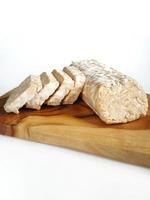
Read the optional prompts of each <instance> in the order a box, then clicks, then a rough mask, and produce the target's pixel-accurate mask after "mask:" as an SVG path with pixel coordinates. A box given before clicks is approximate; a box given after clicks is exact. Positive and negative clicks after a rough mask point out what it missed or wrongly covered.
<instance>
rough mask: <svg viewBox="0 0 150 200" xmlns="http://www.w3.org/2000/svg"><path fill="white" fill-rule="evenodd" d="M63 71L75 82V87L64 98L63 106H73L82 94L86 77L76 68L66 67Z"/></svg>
mask: <svg viewBox="0 0 150 200" xmlns="http://www.w3.org/2000/svg"><path fill="white" fill-rule="evenodd" d="M63 70H64V72H65V73H66V74H68V75H69V76H70V77H71V78H72V79H73V80H74V87H73V88H72V89H71V91H70V92H69V94H68V95H67V96H66V97H65V98H64V100H63V104H73V103H74V102H75V101H76V100H77V99H78V97H79V95H80V93H81V92H82V89H83V86H84V83H85V79H86V78H85V75H84V74H83V73H82V72H81V71H80V70H79V69H77V68H76V67H74V66H69V67H64V69H63Z"/></svg>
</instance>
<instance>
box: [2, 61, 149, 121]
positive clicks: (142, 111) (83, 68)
mask: <svg viewBox="0 0 150 200" xmlns="http://www.w3.org/2000/svg"><path fill="white" fill-rule="evenodd" d="M80 93H82V99H83V100H84V101H85V103H87V105H89V106H90V107H91V109H93V111H94V112H95V113H96V114H97V115H98V116H99V117H100V119H101V120H103V121H104V122H105V123H107V124H115V123H126V122H129V121H133V120H136V119H138V118H140V117H142V116H145V115H146V113H147V110H148V100H147V96H146V94H145V92H144V90H143V89H142V87H141V86H140V85H139V84H138V82H137V81H135V80H134V79H132V78H131V77H129V76H126V75H124V74H122V73H120V72H118V71H116V70H115V69H113V68H109V67H107V66H105V65H104V64H101V63H99V62H97V61H96V60H83V61H80V62H73V63H72V64H71V65H70V66H68V67H64V69H63V71H62V70H58V69H54V70H53V71H52V72H51V73H46V72H43V73H42V74H41V75H40V76H33V75H31V76H29V77H27V78H26V79H25V80H24V81H23V82H22V83H21V84H20V85H19V86H18V87H17V88H16V89H15V90H13V91H12V93H11V94H10V96H9V98H8V100H7V101H6V103H5V105H4V109H5V111H6V112H14V113H16V114H18V113H19V109H20V108H21V107H23V106H24V105H26V107H27V108H31V109H37V110H39V109H41V106H42V105H43V104H44V103H45V104H47V105H49V106H56V105H61V104H73V103H74V102H75V101H76V100H77V99H78V97H79V95H80Z"/></svg>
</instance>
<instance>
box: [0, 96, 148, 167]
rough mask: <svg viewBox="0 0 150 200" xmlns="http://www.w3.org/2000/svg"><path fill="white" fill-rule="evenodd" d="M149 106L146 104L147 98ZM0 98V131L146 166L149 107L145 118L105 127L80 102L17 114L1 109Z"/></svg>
mask: <svg viewBox="0 0 150 200" xmlns="http://www.w3.org/2000/svg"><path fill="white" fill-rule="evenodd" d="M148 98H149V105H150V95H148ZM5 101H6V96H4V97H3V98H1V99H0V132H1V133H2V134H4V135H9V136H14V137H18V138H22V139H27V140H31V141H37V142H41V143H46V144H52V145H57V146H62V147H67V148H70V149H75V150H79V151H84V152H88V153H93V154H96V155H100V156H104V157H107V158H111V159H115V160H119V161H123V162H127V163H131V164H137V165H141V166H146V167H150V107H149V111H148V113H147V116H146V117H144V118H141V119H139V120H136V121H134V122H130V123H127V124H117V125H106V124H105V123H104V122H102V121H101V120H100V119H99V118H98V117H97V116H96V115H95V114H94V113H93V111H92V110H91V109H90V108H89V107H88V106H87V105H86V104H85V103H84V102H83V101H82V100H78V101H77V102H76V103H75V104H73V105H67V106H56V107H47V106H43V107H42V109H41V110H40V111H34V110H30V109H26V108H23V109H21V110H20V114H18V115H16V114H13V113H10V114H7V113H5V111H4V110H3V105H4V102H5Z"/></svg>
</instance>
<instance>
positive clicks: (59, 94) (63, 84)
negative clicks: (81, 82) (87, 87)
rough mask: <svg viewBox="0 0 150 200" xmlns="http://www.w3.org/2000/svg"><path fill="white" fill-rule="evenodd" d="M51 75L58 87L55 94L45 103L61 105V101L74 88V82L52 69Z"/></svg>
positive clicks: (64, 74)
mask: <svg viewBox="0 0 150 200" xmlns="http://www.w3.org/2000/svg"><path fill="white" fill-rule="evenodd" d="M52 74H53V75H54V77H55V78H56V79H57V81H58V82H59V84H60V86H59V87H58V89H57V90H56V92H55V93H54V94H53V95H52V96H51V97H50V98H49V99H48V100H47V101H46V103H47V105H51V106H56V105H60V104H61V103H62V100H63V99H64V98H65V96H66V95H67V94H68V93H69V92H70V90H71V89H72V88H73V86H74V81H73V80H72V79H71V78H70V76H68V75H67V74H66V73H65V72H63V71H61V70H59V69H57V70H56V69H54V70H53V71H52Z"/></svg>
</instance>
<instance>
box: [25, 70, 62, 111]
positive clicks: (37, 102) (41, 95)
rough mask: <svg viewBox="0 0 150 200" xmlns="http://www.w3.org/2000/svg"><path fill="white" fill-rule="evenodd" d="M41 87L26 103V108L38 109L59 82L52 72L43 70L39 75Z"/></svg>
mask: <svg viewBox="0 0 150 200" xmlns="http://www.w3.org/2000/svg"><path fill="white" fill-rule="evenodd" d="M40 77H41V82H42V89H41V90H40V91H39V92H38V93H37V94H36V95H35V96H34V97H33V98H32V99H31V100H30V101H28V103H27V104H26V107H27V108H32V109H37V110H40V108H41V106H42V104H43V103H44V102H45V101H46V100H47V99H48V98H49V97H50V96H51V95H52V94H53V93H54V92H55V90H56V89H57V88H58V87H59V82H58V81H57V80H56V78H55V77H54V76H53V74H52V73H47V72H43V73H42V74H41V75H40Z"/></svg>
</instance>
